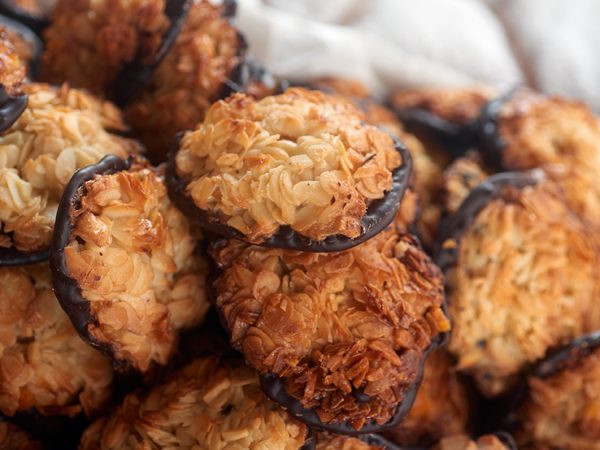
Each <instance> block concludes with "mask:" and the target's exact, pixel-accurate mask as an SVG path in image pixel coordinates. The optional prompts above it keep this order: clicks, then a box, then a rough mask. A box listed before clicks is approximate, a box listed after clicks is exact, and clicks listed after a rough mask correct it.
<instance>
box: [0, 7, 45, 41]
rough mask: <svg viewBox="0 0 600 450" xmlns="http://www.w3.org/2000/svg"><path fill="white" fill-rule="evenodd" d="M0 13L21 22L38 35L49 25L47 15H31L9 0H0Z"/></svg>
mask: <svg viewBox="0 0 600 450" xmlns="http://www.w3.org/2000/svg"><path fill="white" fill-rule="evenodd" d="M0 14H2V15H3V16H6V17H8V18H10V19H12V20H15V21H17V22H19V23H22V24H23V25H25V26H27V27H28V28H29V29H31V30H32V31H34V32H35V33H37V34H38V35H39V34H41V32H42V30H44V28H46V27H47V26H48V25H50V20H49V19H48V18H47V17H41V16H35V15H32V14H30V13H28V12H27V11H24V10H23V9H21V8H19V7H18V6H15V5H14V3H13V2H12V1H11V0H0Z"/></svg>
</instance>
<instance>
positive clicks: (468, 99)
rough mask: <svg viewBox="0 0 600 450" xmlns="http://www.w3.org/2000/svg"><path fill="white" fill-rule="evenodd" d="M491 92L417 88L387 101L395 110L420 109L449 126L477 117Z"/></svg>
mask: <svg viewBox="0 0 600 450" xmlns="http://www.w3.org/2000/svg"><path fill="white" fill-rule="evenodd" d="M493 92H494V91H493V90H492V89H490V88H487V87H475V88H456V89H449V88H417V89H407V90H401V91H396V92H394V93H393V94H392V95H391V97H390V101H391V104H392V106H393V107H394V109H396V110H404V109H422V110H425V111H428V112H430V113H432V114H433V115H435V116H437V117H440V118H442V119H444V120H447V121H449V122H452V123H456V124H466V123H468V122H471V121H472V120H474V119H476V118H477V117H478V116H479V112H480V110H481V107H482V106H483V105H484V104H485V103H486V102H487V101H488V100H489V99H490V98H491V97H492V95H493Z"/></svg>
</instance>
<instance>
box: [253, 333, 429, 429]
mask: <svg viewBox="0 0 600 450" xmlns="http://www.w3.org/2000/svg"><path fill="white" fill-rule="evenodd" d="M438 343H439V340H436V341H434V342H432V345H431V346H430V347H429V348H428V349H427V351H426V352H425V355H424V357H423V361H422V362H421V365H420V367H419V372H418V374H417V378H416V380H415V382H414V383H412V384H411V385H410V388H409V389H408V390H407V392H406V393H405V396H404V399H403V400H402V402H400V403H399V404H398V406H397V408H396V411H395V413H394V415H393V417H392V418H391V419H390V420H389V421H388V422H387V423H384V424H383V425H379V424H377V423H376V422H374V421H371V422H369V423H367V424H366V425H365V426H363V427H362V428H361V429H359V430H357V429H355V428H354V427H353V426H352V425H350V424H349V423H346V422H335V423H325V422H322V421H321V419H320V418H319V415H318V414H317V413H316V412H315V411H314V410H312V409H309V408H305V407H304V406H303V405H302V403H301V401H300V400H298V399H297V398H295V397H293V396H291V395H290V394H288V393H287V392H286V390H285V385H284V384H285V382H284V379H283V378H280V377H278V376H277V375H275V374H273V373H265V374H261V375H260V384H261V387H262V389H263V392H264V393H265V394H266V395H267V397H269V398H270V399H271V400H273V401H274V402H276V403H278V404H280V405H281V406H282V407H283V409H285V410H286V411H287V412H288V413H290V414H291V415H292V416H294V417H296V419H298V420H300V421H301V422H304V423H305V424H306V425H308V426H309V427H311V428H314V429H316V430H323V431H329V432H331V433H336V434H344V435H350V436H356V435H363V434H371V433H380V432H382V431H386V430H389V429H390V428H393V427H395V426H396V425H397V424H398V423H399V422H400V421H401V420H402V419H404V417H406V415H407V414H408V412H409V411H410V409H411V408H412V405H413V403H414V401H415V397H416V395H417V391H418V389H419V386H420V385H421V381H422V380H423V373H424V367H425V362H426V360H427V356H428V355H429V352H430V351H432V350H434V349H435V348H437V344H438ZM352 395H354V396H355V398H356V399H357V400H358V401H359V402H361V401H362V402H367V401H369V399H370V398H371V397H369V396H367V395H365V394H364V393H362V392H361V391H360V390H358V389H356V390H355V391H354V392H353V393H352Z"/></svg>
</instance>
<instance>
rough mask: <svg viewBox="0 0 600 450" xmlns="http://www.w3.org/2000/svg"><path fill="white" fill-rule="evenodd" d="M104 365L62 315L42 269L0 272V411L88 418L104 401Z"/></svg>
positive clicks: (108, 372)
mask: <svg viewBox="0 0 600 450" xmlns="http://www.w3.org/2000/svg"><path fill="white" fill-rule="evenodd" d="M112 376H113V374H112V368H111V366H110V362H109V360H108V359H106V358H105V357H104V356H102V355H101V354H100V353H99V352H97V351H96V350H94V349H92V348H91V347H89V346H87V345H86V344H85V343H84V342H83V341H82V340H81V339H80V337H79V336H78V335H77V332H76V331H75V329H74V328H73V326H72V325H71V322H70V321H69V318H68V317H67V315H66V314H65V313H64V312H63V311H62V309H61V308H60V305H59V304H58V301H57V300H56V297H54V294H53V293H52V288H51V285H50V272H49V270H48V268H47V267H46V266H45V265H39V266H27V267H22V268H6V267H5V268H0V411H1V412H2V413H3V414H5V415H8V416H12V415H14V414H15V413H18V412H20V411H26V410H29V409H30V408H35V409H37V410H38V411H39V412H41V413H43V414H49V415H56V414H60V415H63V414H64V415H69V416H72V415H75V414H77V413H79V412H81V411H83V412H85V413H86V414H87V415H88V416H90V415H93V414H96V413H98V412H99V411H100V410H101V409H102V408H104V407H105V406H106V403H107V402H108V400H109V398H110V393H111V383H112Z"/></svg>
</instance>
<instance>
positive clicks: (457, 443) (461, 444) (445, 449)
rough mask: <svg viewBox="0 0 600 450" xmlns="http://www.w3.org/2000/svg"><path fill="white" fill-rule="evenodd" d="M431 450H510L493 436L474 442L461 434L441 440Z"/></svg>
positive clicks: (482, 437) (488, 435)
mask: <svg viewBox="0 0 600 450" xmlns="http://www.w3.org/2000/svg"><path fill="white" fill-rule="evenodd" d="M433 450H510V448H509V447H507V446H506V445H505V444H504V443H503V442H502V441H501V440H500V439H499V438H498V437H497V436H494V435H493V434H487V435H485V436H481V437H480V438H478V439H477V440H476V441H473V440H471V438H470V437H469V436H467V435H464V434H463V435H456V436H450V437H446V438H444V439H442V440H441V441H440V442H439V443H438V445H436V446H435V447H434V449H433Z"/></svg>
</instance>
